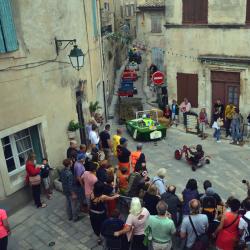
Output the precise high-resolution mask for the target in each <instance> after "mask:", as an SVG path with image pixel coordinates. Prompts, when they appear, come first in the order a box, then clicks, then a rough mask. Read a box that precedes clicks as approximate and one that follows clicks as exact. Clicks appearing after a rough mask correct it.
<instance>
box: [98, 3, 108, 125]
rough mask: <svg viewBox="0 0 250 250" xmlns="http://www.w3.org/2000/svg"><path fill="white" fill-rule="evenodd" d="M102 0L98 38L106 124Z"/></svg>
mask: <svg viewBox="0 0 250 250" xmlns="http://www.w3.org/2000/svg"><path fill="white" fill-rule="evenodd" d="M100 6H101V4H100V0H97V10H98V13H97V14H98V15H97V18H98V23H99V25H98V26H99V28H100V35H99V36H98V42H99V47H100V49H99V52H100V58H101V82H102V87H103V102H104V116H105V117H104V118H105V122H107V120H108V108H107V103H106V86H105V76H104V54H103V40H102V32H101V28H102V23H101V13H100Z"/></svg>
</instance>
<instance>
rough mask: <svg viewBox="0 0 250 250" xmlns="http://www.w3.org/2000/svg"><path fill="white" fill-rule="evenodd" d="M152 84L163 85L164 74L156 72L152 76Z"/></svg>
mask: <svg viewBox="0 0 250 250" xmlns="http://www.w3.org/2000/svg"><path fill="white" fill-rule="evenodd" d="M152 82H153V83H154V84H155V85H157V86H159V85H162V84H163V83H164V74H163V73H162V72H161V71H156V72H155V73H154V74H153V75H152Z"/></svg>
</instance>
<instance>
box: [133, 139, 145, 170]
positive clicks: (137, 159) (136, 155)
mask: <svg viewBox="0 0 250 250" xmlns="http://www.w3.org/2000/svg"><path fill="white" fill-rule="evenodd" d="M136 149H137V150H136V151H134V152H132V153H131V167H132V171H133V172H134V170H135V165H136V163H143V162H146V160H145V155H144V154H143V153H142V143H138V144H137V147H136Z"/></svg>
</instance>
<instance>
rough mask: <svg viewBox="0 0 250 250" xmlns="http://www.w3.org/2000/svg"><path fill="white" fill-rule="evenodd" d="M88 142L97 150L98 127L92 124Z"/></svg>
mask: <svg viewBox="0 0 250 250" xmlns="http://www.w3.org/2000/svg"><path fill="white" fill-rule="evenodd" d="M89 140H90V143H91V144H95V145H96V148H97V149H98V150H99V140H100V138H99V134H98V127H97V126H96V125H95V124H93V125H92V130H91V131H90V133H89Z"/></svg>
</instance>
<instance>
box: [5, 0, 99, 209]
mask: <svg viewBox="0 0 250 250" xmlns="http://www.w3.org/2000/svg"><path fill="white" fill-rule="evenodd" d="M0 3H1V4H0V21H1V27H2V29H0V107H1V108H0V117H1V119H0V204H1V206H2V205H3V206H5V207H6V208H7V209H8V210H9V211H10V210H12V211H13V210H14V209H16V208H17V207H18V206H20V205H22V204H24V203H25V202H26V201H27V200H28V198H29V195H28V194H29V192H27V190H26V189H24V186H25V182H24V180H25V160H26V158H27V155H28V154H29V152H31V151H34V152H35V153H36V155H37V161H38V163H39V162H41V158H42V157H47V158H48V159H49V162H50V164H51V166H53V167H57V166H61V162H62V160H63V159H64V158H65V157H66V149H67V147H68V144H69V140H68V137H67V126H68V124H69V121H70V120H72V119H73V120H75V121H79V122H80V123H81V124H82V125H84V120H85V121H86V119H88V107H89V102H90V101H96V99H98V100H100V99H101V98H103V93H102V94H100V93H99V94H98V91H99V90H98V88H99V87H98V86H100V84H102V82H103V80H102V74H101V68H102V67H101V60H100V58H101V50H100V47H101V41H100V32H101V30H100V18H99V16H100V14H99V5H98V4H99V3H98V1H96V0H91V1H90V0H88V1H82V0H74V1H64V3H63V4H62V1H60V0H53V1H47V3H46V6H45V5H44V1H42V0H36V1H32V0H16V1H11V0H1V1H0ZM55 38H57V39H62V40H68V39H70V40H71V39H76V43H77V45H78V47H79V48H80V49H81V50H82V51H83V53H84V54H85V58H84V66H83V68H82V69H80V70H79V71H77V70H75V69H74V68H73V67H72V66H71V64H70V62H69V57H68V55H69V53H70V51H71V49H72V48H73V46H72V45H71V44H69V45H68V46H67V47H66V48H65V49H63V47H64V46H65V45H66V44H67V43H63V44H62V47H61V49H62V50H59V53H58V55H57V53H56V46H55ZM83 132H84V131H83V130H81V133H80V134H81V141H82V142H84V133H83ZM78 137H79V135H78ZM78 139H79V138H78ZM79 141H80V140H79Z"/></svg>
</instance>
